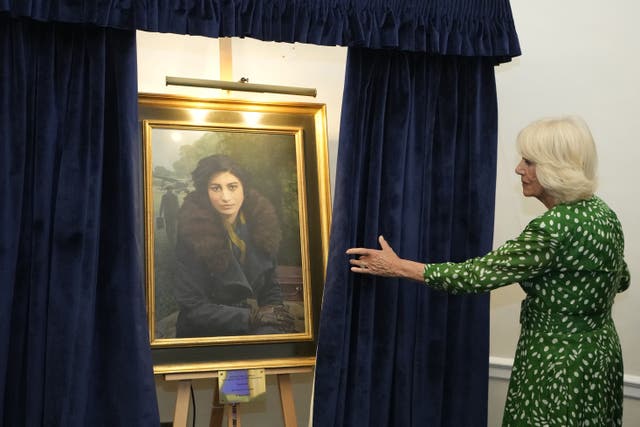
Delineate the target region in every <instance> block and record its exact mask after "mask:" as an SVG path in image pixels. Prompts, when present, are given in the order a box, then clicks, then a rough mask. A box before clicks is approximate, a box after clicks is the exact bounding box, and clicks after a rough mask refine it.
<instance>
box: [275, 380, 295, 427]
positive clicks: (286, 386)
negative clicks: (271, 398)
mask: <svg viewBox="0 0 640 427" xmlns="http://www.w3.org/2000/svg"><path fill="white" fill-rule="evenodd" d="M278 388H279V389H280V403H281V405H282V418H283V419H284V425H285V427H298V420H297V419H296V407H295V404H294V402H293V391H292V390H291V377H290V376H289V374H278Z"/></svg>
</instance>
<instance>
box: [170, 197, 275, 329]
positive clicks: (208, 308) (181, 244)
mask: <svg viewBox="0 0 640 427" xmlns="http://www.w3.org/2000/svg"><path fill="white" fill-rule="evenodd" d="M242 212H243V213H244V216H245V219H246V224H245V225H244V226H240V227H239V229H238V230H237V233H238V234H239V235H240V237H241V238H242V239H243V240H244V241H245V243H246V247H247V250H246V261H245V263H244V264H243V265H241V264H240V262H239V261H238V260H237V259H236V258H235V256H234V255H233V254H232V252H231V249H230V245H229V238H228V235H227V232H226V230H225V228H224V225H223V223H222V220H221V218H220V216H219V215H218V214H217V212H216V211H215V210H214V209H213V207H212V206H211V203H210V202H209V199H208V196H207V195H206V193H205V194H200V193H197V192H193V193H190V194H189V195H188V196H187V197H186V198H185V200H184V203H183V204H182V207H181V208H180V214H179V219H178V240H177V245H176V258H177V276H176V285H175V299H176V302H177V303H178V305H179V308H180V314H179V316H178V321H177V324H176V336H177V337H178V338H183V337H201V336H220V335H246V334H254V333H269V332H272V331H260V330H258V331H255V330H251V329H250V314H251V309H250V306H249V304H248V303H247V298H255V300H256V301H257V303H258V305H259V306H263V305H270V304H282V294H281V290H280V286H279V284H278V282H277V280H276V255H277V252H278V247H279V244H280V240H281V231H280V226H279V224H278V220H277V217H276V214H275V209H274V208H273V205H272V204H271V203H270V202H269V201H268V200H267V199H266V198H264V197H262V196H261V195H259V194H258V193H257V192H255V191H251V190H250V191H248V192H247V194H246V195H245V200H244V203H243V207H242Z"/></svg>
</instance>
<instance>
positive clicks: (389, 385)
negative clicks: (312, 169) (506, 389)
mask: <svg viewBox="0 0 640 427" xmlns="http://www.w3.org/2000/svg"><path fill="white" fill-rule="evenodd" d="M493 67H494V61H493V60H492V59H491V58H463V57H448V56H429V55H425V54H420V53H407V52H390V51H379V50H368V49H355V48H350V49H349V53H348V61H347V71H346V73H347V74H346V82H345V91H344V101H343V111H342V118H341V130H340V131H341V133H340V148H339V153H338V166H337V178H336V189H335V196H334V207H333V224H332V229H331V242H330V251H329V265H328V272H327V280H326V285H325V291H324V300H323V306H322V315H321V321H320V333H319V346H318V354H317V370H316V379H315V390H314V406H313V409H314V413H313V420H314V425H315V426H318V427H320V426H322V427H325V426H348V425H349V426H351V425H353V426H355V425H362V426H365V425H366V426H485V425H486V416H487V385H488V319H489V312H488V309H489V304H488V303H489V299H488V295H472V296H449V295H447V294H445V293H442V292H439V291H432V290H430V289H429V288H427V287H426V286H425V285H423V284H420V283H417V282H408V281H402V280H397V279H383V278H373V277H371V276H356V275H354V274H353V273H351V272H350V271H349V264H348V257H347V256H346V255H345V254H344V252H345V250H346V249H347V248H349V247H353V246H367V247H378V242H377V237H378V235H380V234H382V235H384V236H385V238H386V239H387V241H388V242H389V243H390V244H391V245H392V247H393V248H394V249H395V250H396V252H397V253H398V254H399V255H400V256H402V257H405V258H410V259H414V260H419V261H426V262H438V261H460V260H464V259H466V258H468V257H472V256H476V255H481V254H484V253H486V252H488V251H489V250H490V249H491V244H492V234H493V213H494V193H495V168H496V144H497V105H496V104H497V101H496V92H495V79H494V70H493Z"/></svg>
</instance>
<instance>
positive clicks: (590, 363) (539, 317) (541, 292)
mask: <svg viewBox="0 0 640 427" xmlns="http://www.w3.org/2000/svg"><path fill="white" fill-rule="evenodd" d="M623 252H624V237H623V234H622V228H621V226H620V222H619V221H618V218H617V217H616V215H615V213H614V212H613V211H612V210H611V209H610V208H609V207H608V206H607V205H606V204H605V203H604V202H603V201H602V200H600V199H599V198H598V197H595V196H594V197H592V198H590V199H588V200H582V201H577V202H572V203H566V204H559V205H557V206H555V207H553V208H552V209H550V210H548V211H547V212H545V213H544V214H543V215H541V216H540V217H538V218H536V219H534V220H533V221H531V222H530V223H529V224H528V225H527V227H526V228H525V230H524V231H523V232H522V234H520V236H518V238H516V239H514V240H510V241H508V242H506V243H505V244H504V245H502V246H501V247H499V248H498V249H496V250H494V251H492V252H490V253H489V254H487V255H485V256H483V257H478V258H473V259H470V260H467V261H465V262H461V263H451V262H449V263H440V264H428V265H427V267H426V268H425V272H424V278H425V283H426V284H427V285H429V286H431V287H433V288H436V289H441V290H445V291H447V292H451V293H475V292H486V291H489V290H491V289H495V288H498V287H501V286H506V285H509V284H512V283H515V282H519V283H520V286H521V287H522V288H523V290H524V291H525V292H526V295H527V296H526V298H525V300H524V301H523V302H522V310H521V314H520V323H521V334H520V339H519V341H518V347H517V349H516V356H515V360H514V366H513V371H512V375H511V381H510V384H509V393H508V395H507V402H506V405H505V410H504V417H503V426H540V427H542V426H549V427H552V426H558V427H559V426H562V427H573V426H576V427H577V426H580V427H584V426H607V427H608V426H621V425H622V399H623V394H622V392H623V389H622V387H623V383H622V380H623V367H622V355H621V350H620V341H619V338H618V335H617V332H616V329H615V326H614V324H613V320H612V319H611V307H612V305H613V301H614V298H615V295H616V293H617V292H621V291H623V290H625V289H626V288H627V287H628V286H629V281H630V278H629V270H628V268H627V264H626V263H625V261H624V254H623Z"/></svg>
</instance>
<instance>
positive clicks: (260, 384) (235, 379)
mask: <svg viewBox="0 0 640 427" xmlns="http://www.w3.org/2000/svg"><path fill="white" fill-rule="evenodd" d="M218 387H219V389H220V403H223V404H224V403H246V402H251V401H253V400H256V399H259V398H261V397H263V396H264V395H265V393H266V391H267V387H266V383H265V378H264V369H235V370H232V371H218Z"/></svg>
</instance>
